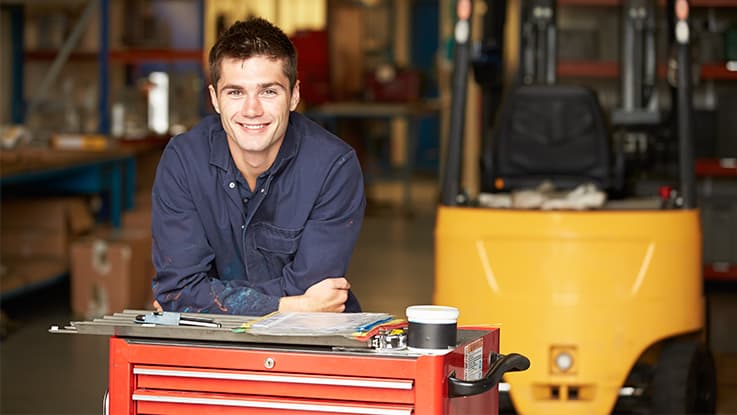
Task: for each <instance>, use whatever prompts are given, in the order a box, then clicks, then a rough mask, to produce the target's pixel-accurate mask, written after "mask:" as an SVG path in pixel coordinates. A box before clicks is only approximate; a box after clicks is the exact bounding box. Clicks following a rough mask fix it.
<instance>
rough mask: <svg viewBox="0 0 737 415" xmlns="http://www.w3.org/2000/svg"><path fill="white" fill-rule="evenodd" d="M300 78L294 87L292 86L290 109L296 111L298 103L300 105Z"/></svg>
mask: <svg viewBox="0 0 737 415" xmlns="http://www.w3.org/2000/svg"><path fill="white" fill-rule="evenodd" d="M299 98H300V97H299V80H297V82H296V83H295V84H294V88H292V96H291V98H289V111H294V110H296V109H297V105H299Z"/></svg>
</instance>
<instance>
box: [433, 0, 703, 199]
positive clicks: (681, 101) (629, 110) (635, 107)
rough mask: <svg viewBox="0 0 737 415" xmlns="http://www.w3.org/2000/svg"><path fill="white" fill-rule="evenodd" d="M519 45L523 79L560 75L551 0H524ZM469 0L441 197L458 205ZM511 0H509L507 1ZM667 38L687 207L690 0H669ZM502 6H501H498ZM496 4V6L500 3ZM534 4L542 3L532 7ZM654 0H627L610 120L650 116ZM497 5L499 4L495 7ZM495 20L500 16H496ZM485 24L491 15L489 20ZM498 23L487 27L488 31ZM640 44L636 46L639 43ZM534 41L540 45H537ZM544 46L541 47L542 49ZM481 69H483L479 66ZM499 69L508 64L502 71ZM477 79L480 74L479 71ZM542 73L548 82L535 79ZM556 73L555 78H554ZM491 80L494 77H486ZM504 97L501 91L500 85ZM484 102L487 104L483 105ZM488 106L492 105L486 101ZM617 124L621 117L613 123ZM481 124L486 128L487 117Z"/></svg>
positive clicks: (691, 190)
mask: <svg viewBox="0 0 737 415" xmlns="http://www.w3.org/2000/svg"><path fill="white" fill-rule="evenodd" d="M522 1H523V5H524V8H523V11H522V16H523V18H524V19H525V20H528V19H532V21H530V22H529V23H526V22H525V21H523V22H522V25H521V26H522V27H523V29H522V33H521V35H522V42H521V45H520V53H521V60H522V62H521V71H520V76H521V77H522V81H523V82H522V83H525V82H524V81H525V79H530V80H533V82H531V83H554V82H555V62H556V59H555V43H556V41H555V39H556V35H555V16H556V12H555V10H556V6H555V1H554V0H522ZM472 3H473V2H472V1H470V0H459V1H458V3H457V6H458V21H457V22H456V26H455V49H454V51H455V53H454V57H453V75H452V83H451V88H452V97H451V108H450V121H449V131H448V140H447V143H448V148H447V151H446V152H445V155H446V160H445V169H444V171H443V179H442V187H441V203H442V204H444V205H446V206H455V205H458V204H462V203H465V202H466V200H465V197H464V196H463V194H462V192H461V191H460V177H461V162H462V153H463V152H462V148H463V145H464V143H463V136H464V125H463V124H464V120H465V112H466V89H467V85H468V72H469V68H470V61H471V57H472V56H471V50H472V49H471V39H470V33H471V13H472ZM504 3H507V2H504ZM666 8H667V16H668V20H669V22H671V24H670V25H669V28H668V29H669V31H670V32H671V33H669V39H671V42H672V51H673V53H674V55H673V56H674V58H675V61H674V62H675V68H676V81H677V82H676V85H675V88H674V93H673V94H674V98H675V99H674V103H673V108H672V112H673V115H674V117H672V118H675V119H674V124H675V131H676V132H677V140H678V183H679V185H678V189H677V190H678V193H679V203H678V205H679V206H680V207H682V208H685V209H690V208H695V207H696V184H695V171H694V156H693V132H692V111H693V110H692V107H693V103H692V90H691V87H692V86H691V65H690V33H689V8H690V6H689V1H688V0H667V2H666ZM496 9H498V7H497V8H496ZM496 9H495V10H496ZM535 10H537V11H535ZM654 12H655V10H654V5H653V1H652V0H626V1H625V2H624V3H623V17H624V18H623V23H622V25H623V26H622V29H623V32H622V36H623V42H624V43H623V45H622V47H623V49H624V51H623V65H624V66H623V67H622V76H623V80H622V83H621V85H622V86H621V93H622V97H621V98H622V100H621V103H622V105H621V108H619V109H618V110H617V111H615V113H613V114H612V118H613V121H617V120H618V121H621V122H622V123H624V124H628V123H629V124H630V125H631V124H632V123H634V124H639V123H642V122H643V121H644V122H652V121H653V120H654V119H655V118H654V117H656V118H657V117H659V116H656V115H654V114H656V112H655V111H656V110H657V101H656V98H655V96H656V95H657V94H656V91H655V82H656V79H657V75H656V74H657V65H656V57H655V52H654V50H655V48H654V42H655V40H654V26H653V25H654ZM497 13H498V10H497ZM493 21H494V22H496V23H499V22H503V19H495V20H493ZM487 24H488V22H487ZM496 32H500V31H498V30H497V31H488V30H484V33H496ZM635 45H637V46H635ZM535 47H536V48H537V49H538V50H534V49H535ZM539 49H543V50H539ZM477 72H478V71H477ZM501 72H502V73H503V72H504V71H501ZM476 77H477V79H478V78H479V76H478V74H477V76H476ZM535 80H543V81H544V82H534V81H535ZM551 80H552V81H551ZM487 85H489V83H487ZM512 87H515V86H514V85H513V86H512ZM494 95H495V96H496V97H498V98H501V97H502V95H503V94H500V93H496V94H494ZM485 107H486V106H485ZM486 108H487V109H488V107H486ZM615 124H616V123H615ZM484 128H487V126H486V125H485V126H484Z"/></svg>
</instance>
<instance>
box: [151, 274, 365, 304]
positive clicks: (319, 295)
mask: <svg viewBox="0 0 737 415" xmlns="http://www.w3.org/2000/svg"><path fill="white" fill-rule="evenodd" d="M350 288H351V284H350V283H349V282H348V280H346V279H345V278H328V279H324V280H322V281H320V282H318V283H317V284H315V285H313V286H312V287H310V288H308V289H307V291H306V292H305V293H304V294H302V295H295V296H290V297H282V298H280V299H279V311H282V312H288V311H322V312H335V313H342V312H343V311H344V310H345V301H346V300H347V299H348V290H349V289H350ZM153 306H154V309H155V310H156V311H164V308H163V307H161V304H159V302H158V301H156V300H154V302H153Z"/></svg>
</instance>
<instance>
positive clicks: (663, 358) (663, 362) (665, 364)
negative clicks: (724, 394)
mask: <svg viewBox="0 0 737 415" xmlns="http://www.w3.org/2000/svg"><path fill="white" fill-rule="evenodd" d="M652 409H653V411H652V413H653V414H714V413H715V412H716V372H715V369H714V360H713V358H712V356H711V353H710V352H709V351H708V350H707V349H706V348H705V347H704V345H703V344H701V343H699V342H696V341H672V342H668V343H666V344H665V345H664V346H663V350H662V351H661V353H660V357H659V358H658V364H657V367H656V368H655V374H654V376H653V383H652Z"/></svg>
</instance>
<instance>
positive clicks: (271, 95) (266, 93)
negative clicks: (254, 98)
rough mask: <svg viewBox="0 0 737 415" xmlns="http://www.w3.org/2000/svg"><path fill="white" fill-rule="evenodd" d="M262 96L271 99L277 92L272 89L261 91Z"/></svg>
mask: <svg viewBox="0 0 737 415" xmlns="http://www.w3.org/2000/svg"><path fill="white" fill-rule="evenodd" d="M262 94H263V95H264V96H267V97H273V96H275V95H277V94H278V92H277V90H276V89H274V88H266V89H264V90H263V92H262Z"/></svg>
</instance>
